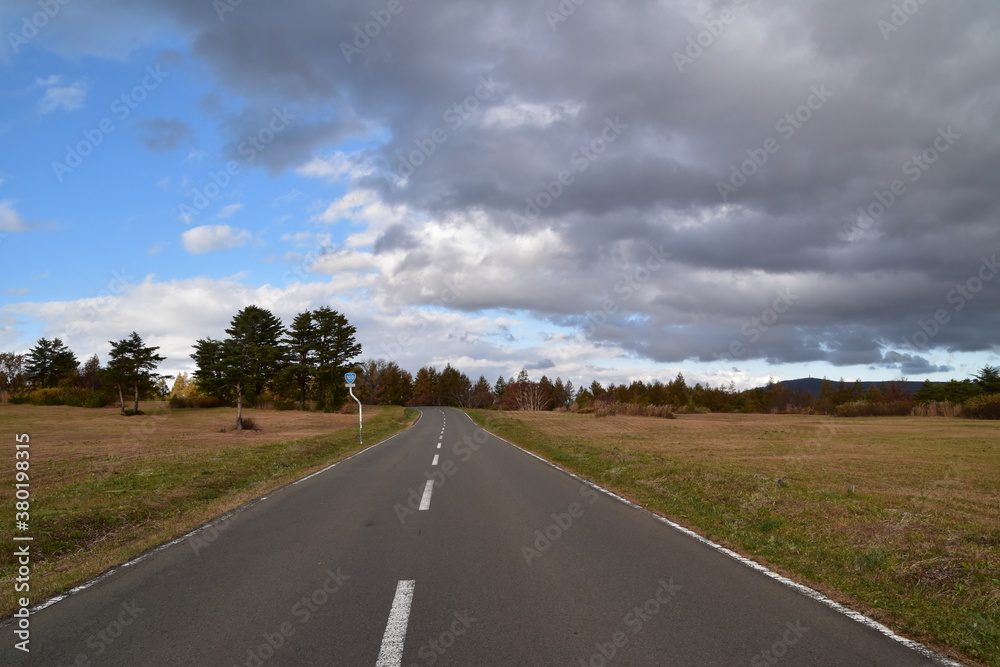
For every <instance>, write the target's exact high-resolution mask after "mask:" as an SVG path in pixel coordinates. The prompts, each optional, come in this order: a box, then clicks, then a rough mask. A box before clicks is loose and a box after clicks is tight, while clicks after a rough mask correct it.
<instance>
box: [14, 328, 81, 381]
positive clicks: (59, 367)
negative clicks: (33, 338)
mask: <svg viewBox="0 0 1000 667" xmlns="http://www.w3.org/2000/svg"><path fill="white" fill-rule="evenodd" d="M78 365H79V362H78V361H77V360H76V355H75V354H73V352H72V351H71V350H70V349H69V348H68V347H66V346H65V345H64V344H63V342H62V341H61V340H60V339H58V338H55V339H53V340H51V341H50V340H48V339H47V338H39V339H38V343H36V344H35V347H33V348H31V349H30V350H28V357H27V359H26V360H25V374H26V375H27V376H28V379H29V380H30V381H31V384H32V386H34V387H40V388H43V389H44V388H48V387H56V386H58V385H59V382H60V381H62V380H64V379H66V378H69V377H72V376H73V374H74V373H75V372H76V367H77V366H78Z"/></svg>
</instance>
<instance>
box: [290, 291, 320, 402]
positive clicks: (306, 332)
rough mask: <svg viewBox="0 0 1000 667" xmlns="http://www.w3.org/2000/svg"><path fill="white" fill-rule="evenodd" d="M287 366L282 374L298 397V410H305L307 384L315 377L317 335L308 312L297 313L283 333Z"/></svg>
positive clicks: (313, 322)
mask: <svg viewBox="0 0 1000 667" xmlns="http://www.w3.org/2000/svg"><path fill="white" fill-rule="evenodd" d="M284 344H285V349H286V351H287V355H288V365H287V366H286V367H285V372H284V374H285V375H286V376H287V377H288V379H289V381H290V383H291V384H292V385H293V386H294V387H295V390H296V391H297V392H298V395H299V409H300V410H305V409H306V397H307V392H308V389H309V383H310V382H311V381H312V379H313V378H314V377H315V376H316V370H317V363H316V362H317V354H318V349H317V348H318V346H319V333H318V331H317V328H316V322H315V321H313V314H312V313H311V312H310V311H308V310H307V311H305V312H304V313H299V314H298V315H296V316H295V319H294V320H292V325H291V326H290V327H289V328H288V331H287V332H286V333H285V340H284Z"/></svg>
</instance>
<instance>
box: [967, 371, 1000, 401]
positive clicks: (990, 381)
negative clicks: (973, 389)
mask: <svg viewBox="0 0 1000 667" xmlns="http://www.w3.org/2000/svg"><path fill="white" fill-rule="evenodd" d="M972 377H974V378H975V380H973V382H975V383H976V386H978V387H979V388H980V389H982V390H983V393H984V394H1000V366H984V367H983V369H982V370H981V371H979V372H978V373H976V374H975V375H973V376H972Z"/></svg>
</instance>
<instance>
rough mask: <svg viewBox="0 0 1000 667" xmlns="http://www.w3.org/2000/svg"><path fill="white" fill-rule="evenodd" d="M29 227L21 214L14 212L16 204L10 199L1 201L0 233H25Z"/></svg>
mask: <svg viewBox="0 0 1000 667" xmlns="http://www.w3.org/2000/svg"><path fill="white" fill-rule="evenodd" d="M27 230H28V225H27V224H26V223H25V222H24V219H22V218H21V214H20V213H18V212H17V211H15V210H14V202H13V201H12V200H10V199H3V200H0V232H23V231H27Z"/></svg>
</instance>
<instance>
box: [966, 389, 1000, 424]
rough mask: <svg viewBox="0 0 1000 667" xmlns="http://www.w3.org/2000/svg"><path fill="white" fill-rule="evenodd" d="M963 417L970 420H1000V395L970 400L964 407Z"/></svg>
mask: <svg viewBox="0 0 1000 667" xmlns="http://www.w3.org/2000/svg"><path fill="white" fill-rule="evenodd" d="M962 416H963V417H968V418H969V419H1000V394H988V395H986V396H976V397H975V398H970V399H969V400H967V401H966V402H965V403H964V404H963V405H962Z"/></svg>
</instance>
